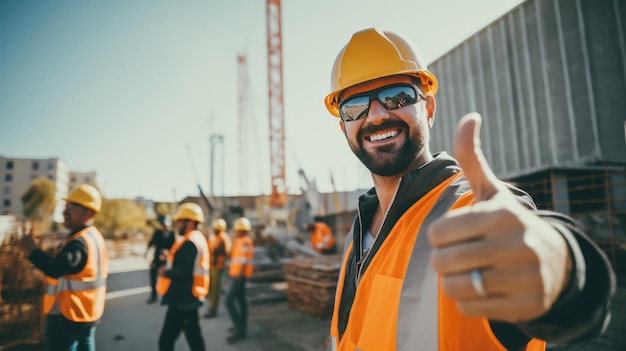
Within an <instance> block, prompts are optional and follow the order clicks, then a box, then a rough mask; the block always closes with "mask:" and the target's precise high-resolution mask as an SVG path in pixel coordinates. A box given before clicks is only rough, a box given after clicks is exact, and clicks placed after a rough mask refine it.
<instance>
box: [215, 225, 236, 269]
mask: <svg viewBox="0 0 626 351" xmlns="http://www.w3.org/2000/svg"><path fill="white" fill-rule="evenodd" d="M220 243H223V245H224V250H225V251H226V252H225V253H223V254H220V255H216V254H215V249H216V248H217V247H218V246H220ZM231 245H232V244H231V242H230V237H229V236H228V233H226V232H224V231H221V232H219V233H217V234H215V233H213V234H211V235H209V252H210V253H211V261H212V264H211V268H215V269H224V267H225V266H226V255H227V254H228V253H229V252H230V246H231Z"/></svg>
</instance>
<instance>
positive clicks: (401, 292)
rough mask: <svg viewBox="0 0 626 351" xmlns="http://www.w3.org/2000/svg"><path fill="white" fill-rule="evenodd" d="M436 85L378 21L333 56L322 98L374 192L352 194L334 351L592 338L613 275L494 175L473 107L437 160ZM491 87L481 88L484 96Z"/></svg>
mask: <svg viewBox="0 0 626 351" xmlns="http://www.w3.org/2000/svg"><path fill="white" fill-rule="evenodd" d="M436 92H437V79H436V77H435V75H434V74H432V73H431V72H429V71H428V70H427V68H426V65H425V64H424V62H423V61H422V60H421V58H420V57H419V56H418V55H417V52H416V51H415V49H414V48H413V46H412V44H411V43H410V42H408V41H407V40H406V39H404V38H402V37H401V36H399V35H397V34H395V33H393V32H390V31H384V30H380V29H376V28H370V29H366V30H363V31H359V32H357V33H355V34H354V35H353V36H352V38H351V39H350V41H349V42H348V44H347V45H346V46H344V48H343V49H342V50H341V51H340V52H339V54H338V56H337V59H336V60H335V64H334V67H333V70H332V75H331V93H330V94H329V95H328V96H327V97H326V99H325V103H326V107H327V108H328V110H329V111H330V113H331V114H332V115H334V116H336V117H339V118H341V119H340V122H339V126H340V128H341V130H342V131H343V133H344V135H345V137H346V141H347V142H348V145H349V147H350V148H351V150H352V151H353V152H354V154H355V155H356V156H357V157H358V158H359V159H360V160H361V162H362V163H363V164H364V165H365V166H366V167H367V168H368V169H369V170H370V172H371V175H372V179H373V182H374V188H372V189H371V190H370V191H368V192H367V193H365V194H363V195H362V196H361V197H360V198H359V205H358V207H359V209H358V213H357V216H356V218H355V220H354V223H353V228H352V230H351V233H350V234H349V235H348V238H347V241H346V246H345V248H346V249H345V252H344V257H343V263H342V269H341V273H340V277H339V284H338V290H337V294H336V300H335V305H334V306H335V307H334V312H333V317H332V321H331V330H330V335H331V339H330V349H331V350H354V349H355V348H356V349H359V350H363V351H369V350H413V349H415V348H416V347H418V346H419V348H421V349H424V350H481V351H484V350H503V349H508V350H543V349H544V348H545V341H544V340H547V341H549V342H551V343H572V342H579V341H583V340H588V339H590V338H592V337H595V336H597V335H599V334H600V333H601V332H602V331H603V329H604V328H605V327H606V325H607V322H608V320H609V301H610V297H611V295H612V294H613V291H614V289H615V277H614V274H613V272H612V270H611V268H610V265H609V263H608V261H607V259H606V257H605V255H604V254H603V253H602V251H601V250H600V249H599V248H598V247H597V246H595V245H594V244H593V243H592V242H591V241H590V240H589V239H588V238H587V237H586V236H585V235H584V233H583V232H582V231H581V229H580V228H578V227H576V226H575V225H574V223H573V221H571V220H570V219H568V218H566V217H565V216H563V215H561V214H558V213H553V212H547V211H537V209H536V206H535V204H534V202H533V201H532V199H531V198H530V196H528V195H527V194H526V193H525V192H523V191H522V190H520V189H517V188H514V187H512V186H507V185H505V184H504V183H503V182H500V181H499V180H498V179H497V178H496V176H495V175H494V174H493V172H492V171H491V169H490V167H489V165H488V164H487V162H486V160H485V158H484V156H483V154H482V150H481V149H480V138H479V126H480V122H481V119H480V116H479V115H478V114H470V115H466V116H465V117H464V118H462V119H461V121H460V122H459V125H458V128H457V135H456V139H455V147H454V153H455V156H456V158H457V160H458V163H457V160H455V159H454V158H452V157H450V156H448V155H447V154H446V153H445V152H441V153H437V154H432V153H431V151H430V147H429V139H430V134H429V133H430V131H429V130H430V128H431V127H432V126H433V125H434V121H435V119H434V117H435V106H436V105H435V98H434V95H435V93H436ZM481 93H483V94H484V93H488V92H481Z"/></svg>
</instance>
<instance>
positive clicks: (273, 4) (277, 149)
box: [267, 0, 287, 207]
mask: <svg viewBox="0 0 626 351" xmlns="http://www.w3.org/2000/svg"><path fill="white" fill-rule="evenodd" d="M267 54H268V55H267V62H268V80H269V117H270V173H271V176H272V193H271V196H270V206H272V207H284V206H285V205H286V203H287V185H286V182H285V130H284V109H283V51H282V34H281V16H280V0H267Z"/></svg>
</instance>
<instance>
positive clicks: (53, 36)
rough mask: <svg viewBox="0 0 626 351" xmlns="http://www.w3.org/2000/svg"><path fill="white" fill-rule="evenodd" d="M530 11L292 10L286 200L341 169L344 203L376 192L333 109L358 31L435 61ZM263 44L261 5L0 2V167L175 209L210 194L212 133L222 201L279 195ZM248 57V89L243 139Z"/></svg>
mask: <svg viewBox="0 0 626 351" xmlns="http://www.w3.org/2000/svg"><path fill="white" fill-rule="evenodd" d="M521 2H522V1H521V0H481V1H467V0H437V1H434V0H430V1H425V0H387V1H371V0H345V1H337V0H318V1H300V0H297V1H296V0H291V1H285V0H283V1H282V7H281V9H282V34H283V38H282V39H283V42H282V43H283V90H284V111H285V112H284V113H285V121H284V123H285V138H286V144H285V146H286V149H285V156H286V167H287V185H288V188H289V189H292V190H297V189H299V187H300V181H299V178H298V175H297V171H298V168H302V169H304V171H305V172H306V174H307V176H308V177H309V178H312V179H315V180H316V182H317V185H318V188H319V189H320V190H322V191H330V190H331V189H332V187H331V185H330V174H331V172H332V174H333V176H334V179H335V184H336V186H337V187H338V189H339V190H354V189H357V188H365V187H369V186H371V179H370V176H369V174H368V173H367V171H366V170H365V169H364V168H363V166H362V165H361V164H360V163H359V161H358V160H357V159H356V157H354V155H353V154H352V153H351V151H350V150H349V149H348V147H347V145H346V142H345V140H344V137H343V134H341V131H340V129H339V127H338V120H337V119H335V118H334V117H331V116H330V114H329V113H328V112H327V111H326V109H325V107H324V104H323V98H324V96H325V94H327V93H328V89H329V77H330V70H331V67H332V64H333V61H334V59H335V56H336V54H337V53H338V51H339V50H340V49H341V47H342V46H343V45H345V43H346V42H347V41H348V40H349V38H350V36H351V35H352V33H353V32H355V31H358V30H361V29H364V28H367V27H374V26H380V27H383V28H387V29H390V30H393V31H396V32H398V33H401V34H404V35H406V36H407V37H409V38H410V39H411V40H413V41H414V42H415V43H416V44H417V45H418V46H419V47H420V49H421V51H422V54H423V56H424V57H425V59H426V60H427V62H432V61H434V60H435V59H437V58H438V57H440V56H441V55H443V54H444V53H445V52H447V51H448V50H450V49H451V48H453V47H454V46H456V45H457V44H458V43H460V42H461V41H462V40H464V39H466V38H467V37H469V36H471V35H472V34H474V33H476V32H477V31H479V30H480V29H481V28H483V27H484V26H486V25H488V24H489V23H491V22H492V21H494V20H496V19H497V18H499V17H500V16H502V15H503V14H504V13H506V12H508V11H509V10H511V9H512V8H514V7H515V6H517V5H519V4H520V3H521ZM265 33H266V19H265V1H263V0H229V1H220V2H218V1H198V0H185V1H176V2H175V1H163V0H155V1H148V0H128V1H122V0H111V1H106V2H95V1H67V0H58V1H43V0H26V1H24V0H3V1H0V155H3V156H5V157H24V158H48V157H58V158H61V159H63V160H64V161H65V162H66V163H67V165H68V167H69V168H70V169H71V170H75V171H96V172H98V175H99V177H100V180H101V183H102V186H103V194H104V195H105V196H107V197H135V196H144V197H147V198H152V199H155V200H158V201H172V200H178V199H180V198H182V197H184V196H186V195H195V194H196V193H197V190H196V189H197V183H198V182H199V183H200V185H201V186H202V187H203V188H204V190H205V192H208V191H209V188H210V167H209V165H210V162H209V161H210V152H209V151H210V147H209V136H210V135H211V134H219V135H223V136H224V142H223V143H222V144H220V145H218V146H217V147H216V149H215V161H214V163H215V170H214V172H213V174H214V177H215V178H214V182H213V185H214V193H215V195H217V196H219V195H222V194H226V195H237V194H259V193H266V194H267V193H269V191H270V175H269V157H270V156H269V131H268V129H269V117H268V97H267V96H268V87H267V85H268V84H267V81H268V78H267V41H266V35H265ZM239 54H245V55H246V57H247V60H248V78H249V82H250V83H249V99H248V105H247V110H248V111H249V114H248V119H249V123H248V124H246V127H245V128H244V129H243V131H242V130H240V129H239V127H238V101H237V98H238V78H237V55H239ZM435 74H437V72H435ZM468 112H470V111H468ZM459 117H460V116H459ZM242 134H243V138H244V140H246V143H245V145H246V146H245V149H244V155H247V157H246V159H245V160H244V162H245V163H246V165H247V166H246V167H247V176H245V177H243V178H242V177H241V176H240V169H239V165H240V150H239V138H240V135H242ZM240 179H245V180H244V181H242V180H240Z"/></svg>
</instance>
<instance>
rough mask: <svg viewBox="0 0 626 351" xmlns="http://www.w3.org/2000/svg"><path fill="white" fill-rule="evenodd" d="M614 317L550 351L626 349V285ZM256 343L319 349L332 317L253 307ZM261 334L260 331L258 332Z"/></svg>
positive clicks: (278, 350) (274, 349)
mask: <svg viewBox="0 0 626 351" xmlns="http://www.w3.org/2000/svg"><path fill="white" fill-rule="evenodd" d="M611 310H612V319H611V322H610V324H609V326H608V329H607V331H606V333H604V335H602V336H600V337H598V338H595V339H593V340H590V341H588V342H585V343H582V344H578V345H558V346H557V345H548V350H550V351H624V350H626V288H619V289H618V291H617V293H616V296H615V298H614V300H613V303H612V309H611ZM249 311H250V324H251V327H252V326H253V327H252V328H254V329H255V332H254V333H255V334H256V336H255V338H254V340H255V342H258V344H259V345H258V346H260V347H261V349H263V350H268V351H269V350H271V351H314V350H315V351H319V350H325V348H324V341H325V339H326V335H327V334H328V330H329V327H330V317H328V318H316V317H311V316H309V315H307V314H305V313H303V312H300V311H298V310H295V309H292V308H290V307H289V306H288V305H287V303H285V302H279V303H264V304H257V305H253V306H251V308H250V310H249ZM257 333H258V334H257Z"/></svg>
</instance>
